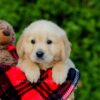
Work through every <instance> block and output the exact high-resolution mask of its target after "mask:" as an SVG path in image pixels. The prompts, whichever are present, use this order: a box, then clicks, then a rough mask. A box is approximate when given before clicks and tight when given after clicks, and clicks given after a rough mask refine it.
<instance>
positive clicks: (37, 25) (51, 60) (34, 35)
mask: <svg viewBox="0 0 100 100" xmlns="http://www.w3.org/2000/svg"><path fill="white" fill-rule="evenodd" d="M38 51H42V52H43V53H44V55H43V57H42V58H38V57H37V55H36V54H37V52H38ZM70 51H71V48H70V42H69V40H68V38H67V36H66V32H65V31H64V30H63V29H62V28H60V27H59V26H57V25H56V24H54V23H53V22H51V21H46V20H39V21H36V22H33V23H32V24H30V25H29V26H28V27H27V28H25V30H24V31H23V33H22V35H21V37H20V39H19V41H18V43H17V52H18V55H19V61H18V66H19V67H20V68H21V70H22V71H23V72H24V73H25V75H26V77H27V79H28V80H29V81H30V82H37V80H38V79H39V77H40V69H43V70H47V69H48V68H52V78H53V80H54V81H55V82H56V83H57V84H62V83H63V82H64V81H65V79H66V77H67V73H68V70H69V68H71V67H74V64H73V63H72V61H71V60H70V59H69V56H70ZM73 99H74V96H71V97H70V98H69V99H68V100H73Z"/></svg>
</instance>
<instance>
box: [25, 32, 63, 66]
mask: <svg viewBox="0 0 100 100" xmlns="http://www.w3.org/2000/svg"><path fill="white" fill-rule="evenodd" d="M61 42H62V41H61V39H60V38H58V37H57V36H56V35H54V34H53V33H49V32H48V33H47V32H46V33H45V32H44V33H41V32H37V33H32V34H29V36H28V38H27V39H26V43H25V45H26V46H25V47H24V49H25V52H26V54H27V56H29V57H30V59H31V61H33V62H37V63H42V64H49V63H51V62H52V61H54V60H60V59H61V45H60V44H61Z"/></svg>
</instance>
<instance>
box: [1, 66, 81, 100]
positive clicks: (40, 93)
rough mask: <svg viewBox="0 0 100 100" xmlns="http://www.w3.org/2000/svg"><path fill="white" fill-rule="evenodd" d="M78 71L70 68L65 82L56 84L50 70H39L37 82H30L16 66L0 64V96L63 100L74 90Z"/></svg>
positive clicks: (14, 99)
mask: <svg viewBox="0 0 100 100" xmlns="http://www.w3.org/2000/svg"><path fill="white" fill-rule="evenodd" d="M79 76H80V75H79V71H78V70H77V69H74V68H71V69H70V70H69V73H68V77H67V79H66V82H65V83H63V84H62V85H58V84H56V83H55V82H53V80H52V71H51V69H48V70H47V71H46V72H45V71H41V77H40V79H39V80H38V82H37V83H33V84H32V83H30V82H29V81H28V80H27V79H26V77H25V75H24V73H23V72H22V71H21V70H20V69H19V68H17V67H16V66H7V65H6V66H5V65H0V98H1V99H2V100H65V99H67V98H68V97H69V95H70V94H71V93H72V91H74V89H75V87H76V85H77V82H78V80H79Z"/></svg>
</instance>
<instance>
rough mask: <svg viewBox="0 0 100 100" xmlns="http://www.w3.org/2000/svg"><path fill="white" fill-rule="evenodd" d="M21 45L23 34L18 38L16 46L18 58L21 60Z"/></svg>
mask: <svg viewBox="0 0 100 100" xmlns="http://www.w3.org/2000/svg"><path fill="white" fill-rule="evenodd" d="M23 45H24V34H22V35H21V37H20V38H19V40H18V42H17V45H16V48H17V53H18V56H19V58H22V57H23V55H24V48H23Z"/></svg>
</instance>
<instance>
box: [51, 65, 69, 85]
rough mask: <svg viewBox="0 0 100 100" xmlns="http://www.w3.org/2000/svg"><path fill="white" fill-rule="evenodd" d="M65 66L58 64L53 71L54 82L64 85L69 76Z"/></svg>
mask: <svg viewBox="0 0 100 100" xmlns="http://www.w3.org/2000/svg"><path fill="white" fill-rule="evenodd" d="M63 66H64V65H63ZM63 66H61V65H59V64H57V65H56V66H54V67H53V69H52V78H53V80H54V82H56V83H57V84H62V83H64V82H65V80H66V78H67V74H68V70H67V69H66V67H67V66H64V67H63Z"/></svg>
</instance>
